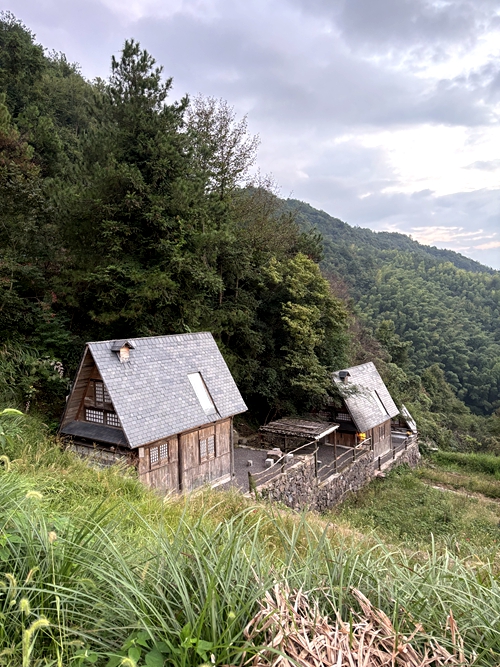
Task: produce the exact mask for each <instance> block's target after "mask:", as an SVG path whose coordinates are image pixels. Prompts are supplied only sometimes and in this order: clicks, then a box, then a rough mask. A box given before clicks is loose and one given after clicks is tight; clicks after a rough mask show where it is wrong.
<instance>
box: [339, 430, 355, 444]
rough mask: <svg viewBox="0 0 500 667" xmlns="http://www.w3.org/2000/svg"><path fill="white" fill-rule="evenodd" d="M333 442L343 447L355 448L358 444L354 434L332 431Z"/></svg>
mask: <svg viewBox="0 0 500 667" xmlns="http://www.w3.org/2000/svg"><path fill="white" fill-rule="evenodd" d="M333 435H334V438H335V439H334V442H335V444H336V445H342V446H343V447H355V446H356V445H357V444H358V442H357V438H356V434H355V433H342V432H341V431H334V433H333Z"/></svg>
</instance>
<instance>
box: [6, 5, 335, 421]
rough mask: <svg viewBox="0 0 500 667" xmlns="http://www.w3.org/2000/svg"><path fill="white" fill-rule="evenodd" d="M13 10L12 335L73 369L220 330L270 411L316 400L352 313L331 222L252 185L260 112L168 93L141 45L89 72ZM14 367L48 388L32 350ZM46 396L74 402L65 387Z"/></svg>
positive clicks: (9, 71)
mask: <svg viewBox="0 0 500 667" xmlns="http://www.w3.org/2000/svg"><path fill="white" fill-rule="evenodd" d="M0 23H1V29H2V31H3V32H2V33H1V34H2V35H3V38H2V39H3V40H4V41H3V42H1V43H0V46H1V47H2V48H7V47H8V46H9V44H11V42H12V40H17V41H18V42H19V44H21V46H22V48H21V46H20V47H19V49H18V57H17V60H16V61H15V63H14V61H13V60H12V58H11V56H10V55H8V54H3V55H2V58H3V59H2V60H1V63H2V67H3V70H2V72H3V74H2V76H4V80H7V79H8V81H9V82H10V83H9V86H10V88H8V90H7V102H6V104H3V103H0V118H1V124H0V192H1V193H2V195H3V198H4V201H5V206H4V207H3V210H2V212H0V217H1V218H2V219H1V222H2V225H1V230H2V231H1V233H0V234H1V235H0V247H1V250H2V260H1V261H0V271H1V272H2V273H1V274H0V278H1V283H0V287H1V288H2V291H1V293H0V298H1V299H2V301H1V302H0V324H1V325H2V329H3V331H4V332H5V334H6V336H7V338H8V339H9V340H10V341H11V342H10V343H9V346H12V344H14V342H15V343H16V344H18V343H19V344H21V346H24V347H25V348H26V349H28V348H29V349H31V348H36V349H37V350H38V351H39V352H38V353H37V355H35V356H38V358H39V359H42V360H43V359H56V360H60V361H61V362H62V363H63V365H64V367H65V368H67V369H68V371H69V372H70V373H71V372H74V370H75V367H76V363H77V359H78V356H79V353H80V351H81V343H82V341H84V340H89V339H103V338H114V337H122V336H140V335H154V334H168V333H178V332H184V331H200V330H207V329H208V330H210V331H212V332H213V333H214V335H215V336H216V339H217V340H218V342H219V344H220V345H221V348H222V350H223V352H224V354H225V356H226V358H227V360H228V362H229V364H230V365H231V368H232V370H233V372H234V373H235V376H236V377H237V378H238V379H240V380H242V389H243V391H244V392H245V394H246V396H247V397H248V399H249V401H250V403H251V404H252V407H253V408H254V409H255V410H256V412H257V413H259V414H267V413H268V411H269V410H270V409H271V410H275V411H276V410H277V411H280V410H292V411H296V410H303V409H304V408H306V407H307V406H309V405H313V404H317V403H318V402H319V401H320V400H321V398H322V397H324V396H325V392H326V389H327V385H328V384H329V383H328V381H327V377H328V373H329V372H330V371H331V370H332V368H333V364H334V363H337V362H338V363H340V361H341V360H342V363H343V361H344V359H345V358H346V354H345V352H346V349H347V346H348V341H347V337H346V333H345V329H346V326H347V325H346V314H345V312H344V310H343V308H342V306H341V304H340V303H339V302H338V301H337V300H336V299H335V298H334V297H332V296H331V295H330V294H329V290H328V286H327V284H326V283H325V282H324V281H323V279H322V278H321V275H320V273H319V271H318V268H317V265H316V264H315V261H317V259H318V258H319V255H320V250H319V239H318V237H317V235H314V234H311V233H303V232H301V231H300V230H299V228H298V227H297V225H296V223H295V222H294V221H293V219H292V217H291V216H290V215H289V214H287V213H285V212H284V210H283V206H282V203H281V202H280V201H279V200H278V199H277V198H276V196H275V195H274V194H273V193H272V184H271V183H270V182H269V181H266V180H265V179H261V180H259V179H255V180H254V181H253V182H251V183H250V182H249V180H248V175H249V170H250V168H251V167H252V166H253V163H254V160H255V153H256V148H257V144H258V139H257V138H256V137H251V136H249V135H248V133H247V126H246V119H243V120H241V121H238V120H237V119H236V117H235V114H234V111H233V110H232V109H230V108H229V107H228V105H227V104H226V103H225V102H223V101H215V100H213V99H212V98H208V99H202V98H197V99H195V100H194V101H193V102H192V103H191V104H189V101H188V100H187V98H183V99H182V100H181V102H179V103H173V104H169V103H168V95H169V93H170V90H171V86H172V80H171V79H163V73H162V68H161V67H158V66H157V65H156V63H155V60H154V58H153V57H152V56H151V55H150V54H149V53H147V52H146V51H144V50H143V49H141V48H140V45H139V44H138V43H137V42H135V41H133V40H131V41H127V42H126V43H125V45H124V48H123V51H122V54H121V57H120V58H113V59H112V72H111V77H110V79H109V82H104V81H97V82H94V83H90V82H88V81H85V80H84V79H83V77H82V76H81V74H80V72H79V70H78V67H76V66H74V65H71V64H70V63H68V62H67V61H66V59H65V57H64V56H63V55H62V54H59V55H58V54H52V55H50V56H46V55H44V54H43V51H42V50H41V49H40V48H39V47H38V46H36V45H35V44H34V37H33V35H32V34H31V33H30V32H29V31H28V30H27V29H26V28H24V27H23V26H22V24H20V23H19V22H17V21H16V20H15V19H14V18H13V17H12V16H11V15H5V16H3V17H2V20H1V21H0ZM9 40H10V41H9ZM35 56H36V58H38V60H37V61H36V62H37V63H38V64H37V65H36V66H35V65H34V64H33V63H34V60H33V59H34V58H35ZM14 100H22V102H19V103H18V102H15V101H14ZM0 102H1V101H0ZM9 110H10V114H12V116H10V115H9ZM303 253H304V254H305V255H306V256H304V254H303ZM273 267H275V268H273ZM275 273H277V274H279V276H280V277H279V279H278V280H277V282H276V281H275V278H274V277H273V276H274V274H275ZM27 354H28V355H29V354H31V353H28V352H27ZM14 356H16V357H19V355H18V354H16V355H14ZM2 363H3V364H4V372H5V376H4V379H3V381H2V380H0V382H3V387H4V389H5V388H6V387H12V386H13V384H14V382H13V379H14V378H15V377H17V378H18V387H17V389H16V391H17V394H16V397H15V398H16V400H18V401H20V400H23V401H27V400H29V399H30V398H31V397H30V396H29V391H30V387H31V388H32V389H33V388H34V390H36V391H37V392H39V390H38V385H39V384H40V383H39V381H38V380H34V381H33V382H31V380H28V379H27V378H28V377H29V373H26V371H25V370H22V369H21V367H22V368H23V369H25V368H26V367H27V366H29V365H30V363H31V362H30V363H24V362H22V363H17V362H15V361H14V360H13V361H12V364H13V365H14V366H15V365H16V364H17V369H18V371H17V375H16V373H15V372H14V371H13V367H12V368H7V366H6V364H7V361H6V360H5V358H4V361H3V362H2ZM44 363H45V362H43V363H42V364H41V366H40V368H39V369H38V371H37V372H38V373H40V372H41V370H40V369H41V368H43V367H44ZM49 363H51V362H49ZM12 364H11V366H12ZM31 366H33V364H31ZM0 370H1V369H0ZM47 379H48V378H47ZM16 381H17V380H16ZM26 382H28V385H27V386H26ZM40 391H41V389H40ZM44 391H45V390H44ZM4 393H5V392H4ZM21 396H22V399H21V398H20V397H21ZM46 401H47V403H49V402H51V401H52V402H53V403H54V404H55V405H54V410H55V411H57V410H58V409H60V408H61V407H62V405H61V402H60V401H59V403H58V398H57V395H56V394H54V392H52V393H51V392H48V393H47V396H46Z"/></svg>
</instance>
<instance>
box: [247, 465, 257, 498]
mask: <svg viewBox="0 0 500 667" xmlns="http://www.w3.org/2000/svg"><path fill="white" fill-rule="evenodd" d="M248 491H249V492H250V493H252V491H253V492H255V499H257V485H256V484H255V480H254V478H253V475H252V473H251V472H250V470H249V471H248Z"/></svg>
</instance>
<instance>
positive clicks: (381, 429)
mask: <svg viewBox="0 0 500 667" xmlns="http://www.w3.org/2000/svg"><path fill="white" fill-rule="evenodd" d="M382 438H385V424H382V426H379V427H378V439H379V440H381V439H382Z"/></svg>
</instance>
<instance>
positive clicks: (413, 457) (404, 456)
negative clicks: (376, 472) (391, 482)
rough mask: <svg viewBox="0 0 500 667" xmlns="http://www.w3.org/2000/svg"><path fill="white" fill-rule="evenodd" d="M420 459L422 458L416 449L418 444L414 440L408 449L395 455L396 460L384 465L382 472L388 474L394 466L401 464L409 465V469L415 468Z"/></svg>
mask: <svg viewBox="0 0 500 667" xmlns="http://www.w3.org/2000/svg"><path fill="white" fill-rule="evenodd" d="M421 458H422V456H421V454H420V450H419V448H418V442H417V440H416V439H415V440H414V442H413V443H412V444H411V445H410V446H409V447H408V449H403V450H402V451H401V452H399V453H398V454H396V458H395V459H394V460H393V461H389V462H388V463H386V464H385V465H384V466H383V467H382V470H383V471H384V472H389V470H392V469H393V468H394V467H395V466H400V465H402V464H403V463H406V464H407V465H409V466H410V468H415V467H416V466H417V465H418V464H419V463H420V459H421Z"/></svg>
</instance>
